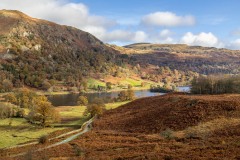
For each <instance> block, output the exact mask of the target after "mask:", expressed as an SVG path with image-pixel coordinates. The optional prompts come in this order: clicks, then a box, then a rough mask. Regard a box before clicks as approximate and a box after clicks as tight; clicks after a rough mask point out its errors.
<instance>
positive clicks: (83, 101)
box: [77, 96, 88, 106]
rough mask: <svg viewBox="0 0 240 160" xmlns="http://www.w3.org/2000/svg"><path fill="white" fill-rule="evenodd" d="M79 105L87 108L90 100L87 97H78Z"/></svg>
mask: <svg viewBox="0 0 240 160" xmlns="http://www.w3.org/2000/svg"><path fill="white" fill-rule="evenodd" d="M77 104H78V105H82V106H86V105H88V99H87V97H86V96H79V97H78V101H77Z"/></svg>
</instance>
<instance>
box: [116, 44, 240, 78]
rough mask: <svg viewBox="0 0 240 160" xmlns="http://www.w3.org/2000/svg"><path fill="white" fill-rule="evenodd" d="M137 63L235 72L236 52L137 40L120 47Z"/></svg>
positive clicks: (201, 71) (238, 55) (238, 53)
mask: <svg viewBox="0 0 240 160" xmlns="http://www.w3.org/2000/svg"><path fill="white" fill-rule="evenodd" d="M113 48H115V49H117V50H119V51H122V52H124V53H126V54H128V55H130V57H132V58H134V59H136V61H137V62H138V63H139V64H152V65H158V66H168V67H170V69H178V70H180V71H185V70H187V71H193V72H197V73H199V74H220V73H222V74H239V73H240V68H239V64H240V51H239V50H228V49H218V48H214V47H201V46H187V45H185V44H149V43H137V44H132V45H127V46H124V47H122V48H119V47H114V46H113Z"/></svg>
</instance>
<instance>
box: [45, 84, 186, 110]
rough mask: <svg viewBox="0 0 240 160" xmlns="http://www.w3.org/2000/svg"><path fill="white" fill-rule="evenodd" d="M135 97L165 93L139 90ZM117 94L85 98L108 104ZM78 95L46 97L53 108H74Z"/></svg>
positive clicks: (102, 93)
mask: <svg viewBox="0 0 240 160" xmlns="http://www.w3.org/2000/svg"><path fill="white" fill-rule="evenodd" d="M178 89H179V91H182V92H188V91H189V87H178ZM134 93H135V97H137V98H142V97H152V96H158V95H163V94H165V93H154V92H150V91H149V90H140V91H134ZM118 94H119V92H101V93H86V94H85V96H86V97H87V98H88V100H89V102H91V101H92V100H93V99H94V98H96V97H97V98H101V99H103V100H104V101H105V102H109V100H111V99H113V98H116V97H117V96H118ZM78 97H79V94H63V95H50V96H48V99H49V101H50V102H51V103H52V104H53V105H54V106H76V105H77V99H78Z"/></svg>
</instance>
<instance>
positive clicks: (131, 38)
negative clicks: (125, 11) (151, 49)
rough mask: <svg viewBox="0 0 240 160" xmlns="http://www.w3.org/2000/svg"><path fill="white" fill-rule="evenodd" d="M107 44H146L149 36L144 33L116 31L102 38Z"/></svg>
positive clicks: (107, 33)
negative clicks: (112, 42)
mask: <svg viewBox="0 0 240 160" xmlns="http://www.w3.org/2000/svg"><path fill="white" fill-rule="evenodd" d="M101 38H102V39H103V40H104V41H107V42H111V41H114V42H145V41H146V40H147V38H148V35H147V34H146V33H145V32H143V31H136V32H131V31H126V30H114V31H112V32H106V33H105V34H103V37H101Z"/></svg>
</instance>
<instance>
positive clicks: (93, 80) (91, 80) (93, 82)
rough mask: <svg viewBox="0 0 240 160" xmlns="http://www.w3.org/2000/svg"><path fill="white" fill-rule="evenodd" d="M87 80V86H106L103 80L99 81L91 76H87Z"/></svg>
mask: <svg viewBox="0 0 240 160" xmlns="http://www.w3.org/2000/svg"><path fill="white" fill-rule="evenodd" d="M87 82H88V87H89V86H93V85H95V86H98V85H99V86H106V84H105V83H104V82H101V81H99V80H96V79H93V78H89V79H88V81H87Z"/></svg>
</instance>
